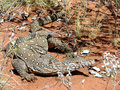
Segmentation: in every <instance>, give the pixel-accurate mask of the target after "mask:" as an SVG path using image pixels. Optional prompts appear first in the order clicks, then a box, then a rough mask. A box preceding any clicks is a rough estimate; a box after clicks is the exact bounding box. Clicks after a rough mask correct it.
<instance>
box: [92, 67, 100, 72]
mask: <svg viewBox="0 0 120 90" xmlns="http://www.w3.org/2000/svg"><path fill="white" fill-rule="evenodd" d="M92 69H93V70H95V71H97V72H99V71H100V68H97V67H92Z"/></svg>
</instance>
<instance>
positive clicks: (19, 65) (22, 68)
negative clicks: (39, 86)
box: [12, 59, 37, 82]
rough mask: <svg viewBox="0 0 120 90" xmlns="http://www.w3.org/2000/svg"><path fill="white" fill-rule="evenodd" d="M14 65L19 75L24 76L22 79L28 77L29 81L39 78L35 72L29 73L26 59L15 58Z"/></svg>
mask: <svg viewBox="0 0 120 90" xmlns="http://www.w3.org/2000/svg"><path fill="white" fill-rule="evenodd" d="M12 66H13V67H14V68H15V69H16V70H17V72H18V73H19V75H20V76H21V77H22V78H21V80H24V79H26V80H27V81H29V82H31V81H34V80H36V79H37V78H36V77H35V76H34V74H33V73H31V74H29V73H28V69H27V66H26V64H25V63H24V61H22V60H20V59H13V60H12Z"/></svg>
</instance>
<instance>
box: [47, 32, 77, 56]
mask: <svg viewBox="0 0 120 90" xmlns="http://www.w3.org/2000/svg"><path fill="white" fill-rule="evenodd" d="M48 45H49V48H53V47H57V48H58V49H60V50H61V51H62V52H63V53H65V56H66V57H67V58H74V57H76V56H75V55H74V53H73V50H72V48H70V47H69V46H68V45H66V44H65V43H64V42H62V41H61V40H60V39H58V38H54V37H53V36H52V35H50V34H49V35H48Z"/></svg>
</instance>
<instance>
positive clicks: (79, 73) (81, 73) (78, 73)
mask: <svg viewBox="0 0 120 90" xmlns="http://www.w3.org/2000/svg"><path fill="white" fill-rule="evenodd" d="M71 74H72V76H74V75H83V76H85V77H89V75H87V74H84V73H83V72H80V71H77V70H76V71H73V72H71ZM35 75H36V76H41V77H57V76H58V75H57V74H56V75H41V74H35ZM63 75H64V76H66V75H67V74H63Z"/></svg>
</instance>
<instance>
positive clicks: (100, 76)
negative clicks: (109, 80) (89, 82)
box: [94, 73, 103, 78]
mask: <svg viewBox="0 0 120 90" xmlns="http://www.w3.org/2000/svg"><path fill="white" fill-rule="evenodd" d="M94 76H95V77H99V78H103V76H102V75H100V74H99V73H96V74H95V75H94Z"/></svg>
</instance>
